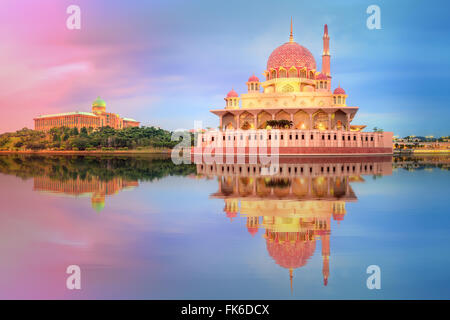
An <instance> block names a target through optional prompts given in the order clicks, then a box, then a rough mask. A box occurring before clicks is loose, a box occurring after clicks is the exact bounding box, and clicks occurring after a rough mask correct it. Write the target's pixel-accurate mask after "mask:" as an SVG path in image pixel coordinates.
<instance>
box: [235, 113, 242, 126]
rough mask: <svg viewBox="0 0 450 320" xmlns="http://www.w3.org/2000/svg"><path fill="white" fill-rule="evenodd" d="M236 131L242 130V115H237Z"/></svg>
mask: <svg viewBox="0 0 450 320" xmlns="http://www.w3.org/2000/svg"><path fill="white" fill-rule="evenodd" d="M236 127H237V128H236V129H240V128H241V125H240V115H239V113H238V114H236Z"/></svg>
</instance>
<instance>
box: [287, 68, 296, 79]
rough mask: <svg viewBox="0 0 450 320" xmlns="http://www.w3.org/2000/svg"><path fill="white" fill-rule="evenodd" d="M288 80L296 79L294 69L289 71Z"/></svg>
mask: <svg viewBox="0 0 450 320" xmlns="http://www.w3.org/2000/svg"><path fill="white" fill-rule="evenodd" d="M289 78H297V69H295V68H291V69H289Z"/></svg>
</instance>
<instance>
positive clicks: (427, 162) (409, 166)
mask: <svg viewBox="0 0 450 320" xmlns="http://www.w3.org/2000/svg"><path fill="white" fill-rule="evenodd" d="M393 167H394V168H396V169H404V170H407V171H413V170H426V169H433V168H437V169H441V170H450V156H449V155H434V154H429V155H413V156H397V157H394V158H393Z"/></svg>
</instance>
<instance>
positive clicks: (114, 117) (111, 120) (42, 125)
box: [34, 97, 140, 131]
mask: <svg viewBox="0 0 450 320" xmlns="http://www.w3.org/2000/svg"><path fill="white" fill-rule="evenodd" d="M139 124H140V122H139V121H136V120H134V119H130V118H121V117H120V116H119V115H118V114H115V113H111V112H106V102H105V101H104V100H103V99H100V97H98V98H97V100H95V101H94V102H93V103H92V112H79V111H75V112H67V113H57V114H47V115H43V116H39V117H37V118H35V119H34V129H35V130H39V131H48V130H50V129H51V128H59V127H68V128H78V129H81V128H99V127H106V126H110V127H111V128H114V129H123V128H128V127H139Z"/></svg>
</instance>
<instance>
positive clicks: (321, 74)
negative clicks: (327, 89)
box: [316, 73, 328, 80]
mask: <svg viewBox="0 0 450 320" xmlns="http://www.w3.org/2000/svg"><path fill="white" fill-rule="evenodd" d="M316 80H328V77H327V75H326V74H323V73H319V75H318V76H317V77H316Z"/></svg>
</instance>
